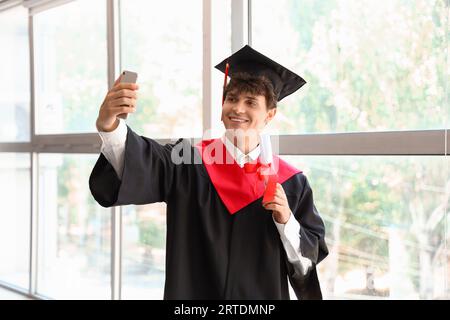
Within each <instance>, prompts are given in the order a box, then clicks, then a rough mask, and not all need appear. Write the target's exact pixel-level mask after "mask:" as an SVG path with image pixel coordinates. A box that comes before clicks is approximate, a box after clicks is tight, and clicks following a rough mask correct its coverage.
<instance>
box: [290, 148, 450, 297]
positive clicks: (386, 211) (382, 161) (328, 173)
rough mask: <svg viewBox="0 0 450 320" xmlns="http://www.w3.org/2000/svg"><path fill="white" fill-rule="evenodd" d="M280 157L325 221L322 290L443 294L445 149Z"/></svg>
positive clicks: (390, 294)
mask: <svg viewBox="0 0 450 320" xmlns="http://www.w3.org/2000/svg"><path fill="white" fill-rule="evenodd" d="M283 158H284V159H286V160H287V161H288V162H290V163H292V164H294V165H295V166H296V167H297V168H299V169H301V170H303V172H304V173H305V175H306V176H307V177H308V179H309V182H310V184H311V187H312V189H313V194H314V200H315V203H316V207H317V209H318V210H319V212H320V213H321V215H322V217H323V219H324V221H325V224H326V232H327V234H326V240H327V244H328V247H329V250H330V255H329V256H328V257H327V258H326V259H325V260H324V261H323V263H321V264H319V278H320V280H321V287H322V289H323V292H324V296H325V298H327V299H449V298H450V292H449V291H448V289H446V288H448V283H447V284H446V282H447V281H448V277H447V275H446V273H448V253H449V252H448V249H447V246H446V238H448V234H446V232H447V231H446V226H445V224H446V220H447V219H448V218H446V209H447V202H448V198H449V192H448V191H446V184H448V181H449V180H447V177H446V176H445V174H443V173H445V172H448V164H449V163H448V160H447V159H446V158H445V157H428V156H427V157H403V156H402V157H400V156H399V157H374V156H367V157H346V156H345V157H331V156H329V157H328V156H325V157H316V156H301V157H300V156H284V157H283ZM446 290H447V291H446Z"/></svg>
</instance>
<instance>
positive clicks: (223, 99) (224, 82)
mask: <svg viewBox="0 0 450 320" xmlns="http://www.w3.org/2000/svg"><path fill="white" fill-rule="evenodd" d="M229 68H230V65H229V64H228V62H227V65H226V66H225V79H223V93H222V105H223V103H224V102H225V87H226V86H227V79H228V69H229Z"/></svg>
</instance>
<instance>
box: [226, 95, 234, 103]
mask: <svg viewBox="0 0 450 320" xmlns="http://www.w3.org/2000/svg"><path fill="white" fill-rule="evenodd" d="M226 100H227V101H229V102H235V101H236V98H235V97H230V96H228V97H227V99H226Z"/></svg>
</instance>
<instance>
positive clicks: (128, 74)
mask: <svg viewBox="0 0 450 320" xmlns="http://www.w3.org/2000/svg"><path fill="white" fill-rule="evenodd" d="M136 81H137V73H136V72H133V71H128V70H124V71H123V72H122V74H121V78H120V83H136ZM124 106H126V105H124ZM127 116H128V114H127V113H122V114H119V115H118V116H117V117H119V118H122V119H126V118H127Z"/></svg>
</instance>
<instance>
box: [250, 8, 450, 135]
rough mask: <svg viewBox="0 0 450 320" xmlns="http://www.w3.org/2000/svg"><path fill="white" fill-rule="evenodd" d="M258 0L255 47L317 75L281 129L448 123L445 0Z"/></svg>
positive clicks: (282, 116) (287, 108)
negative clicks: (274, 0) (274, 1)
mask: <svg viewBox="0 0 450 320" xmlns="http://www.w3.org/2000/svg"><path fill="white" fill-rule="evenodd" d="M252 4H253V5H252V12H253V15H252V20H253V24H252V31H253V37H252V39H253V45H254V47H255V48H256V49H257V50H261V52H262V53H265V54H267V55H269V56H273V57H277V59H278V61H279V62H280V63H281V64H283V65H285V66H286V67H288V68H289V69H291V70H292V71H295V72H297V73H298V74H299V75H301V76H302V77H304V78H305V80H306V81H307V84H306V85H305V86H304V87H302V88H301V89H300V90H299V92H297V93H295V94H294V95H292V96H290V97H287V98H285V99H284V100H282V101H281V102H280V103H279V109H278V114H277V116H276V117H275V119H274V120H275V121H273V123H272V124H271V125H272V128H271V129H272V130H273V132H279V133H283V134H294V133H305V132H350V131H383V130H406V129H436V128H443V127H445V126H446V125H447V124H448V116H449V112H450V110H449V108H448V106H449V100H448V79H449V77H448V72H447V71H446V70H448V61H447V60H448V59H447V58H446V57H447V52H448V38H447V37H448V5H447V6H446V4H445V1H440V0H431V1H430V0H414V1H400V0H395V1H391V0H389V1H381V2H380V1H376V2H375V1H370V0H364V1H360V0H354V1H353V0H352V1H321V0H312V1H295V0H282V1H277V5H273V2H272V1H270V0H258V1H253V2H252ZM446 88H447V89H446ZM446 90H447V91H446ZM446 92H447V93H446Z"/></svg>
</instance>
